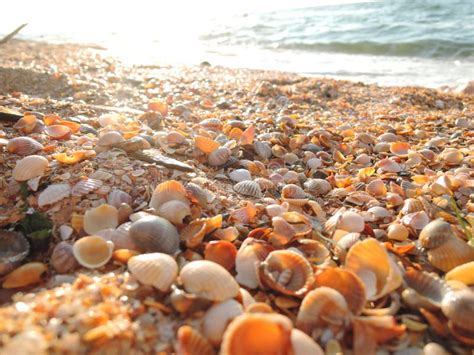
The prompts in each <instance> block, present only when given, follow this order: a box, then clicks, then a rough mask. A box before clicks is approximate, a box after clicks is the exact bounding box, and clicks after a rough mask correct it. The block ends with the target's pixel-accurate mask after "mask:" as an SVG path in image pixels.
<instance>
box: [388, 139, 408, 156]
mask: <svg viewBox="0 0 474 355" xmlns="http://www.w3.org/2000/svg"><path fill="white" fill-rule="evenodd" d="M409 150H410V144H409V143H407V142H392V143H390V152H391V153H392V154H395V155H398V156H400V157H406V156H407V155H408V151H409Z"/></svg>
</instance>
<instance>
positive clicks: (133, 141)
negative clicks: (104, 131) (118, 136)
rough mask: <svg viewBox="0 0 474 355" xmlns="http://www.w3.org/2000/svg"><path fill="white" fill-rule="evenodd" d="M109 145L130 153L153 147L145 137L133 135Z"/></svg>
mask: <svg viewBox="0 0 474 355" xmlns="http://www.w3.org/2000/svg"><path fill="white" fill-rule="evenodd" d="M99 140H100V139H99ZM108 146H112V147H114V148H118V149H122V150H124V151H126V152H128V153H133V152H137V151H139V150H143V149H150V148H151V144H150V143H149V142H148V141H147V140H146V139H145V138H143V137H132V138H129V139H127V140H123V141H119V142H117V143H112V144H108Z"/></svg>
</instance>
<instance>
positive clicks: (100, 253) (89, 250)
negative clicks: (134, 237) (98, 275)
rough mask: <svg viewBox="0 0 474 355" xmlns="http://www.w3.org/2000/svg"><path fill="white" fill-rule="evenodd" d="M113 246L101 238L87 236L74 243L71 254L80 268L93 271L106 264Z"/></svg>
mask: <svg viewBox="0 0 474 355" xmlns="http://www.w3.org/2000/svg"><path fill="white" fill-rule="evenodd" d="M113 250H114V244H113V243H112V242H110V241H106V240H104V239H102V238H101V237H97V236H88V237H83V238H81V239H79V240H77V241H76V242H75V243H74V246H73V248H72V252H73V254H74V257H75V258H76V260H77V262H78V263H79V264H81V265H82V266H84V267H86V268H89V269H95V268H99V267H101V266H104V265H105V264H107V262H108V261H109V260H110V258H111V257H112V253H113Z"/></svg>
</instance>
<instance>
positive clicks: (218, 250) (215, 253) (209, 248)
mask: <svg viewBox="0 0 474 355" xmlns="http://www.w3.org/2000/svg"><path fill="white" fill-rule="evenodd" d="M236 257H237V248H236V247H235V245H234V244H232V243H230V242H228V241H225V240H215V241H212V242H209V243H208V244H207V245H206V248H205V249H204V259H205V260H209V261H213V262H215V263H217V264H219V265H221V266H222V267H224V268H225V269H227V270H231V269H232V268H233V267H234V266H235V258H236Z"/></svg>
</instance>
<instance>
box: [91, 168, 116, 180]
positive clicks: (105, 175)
mask: <svg viewBox="0 0 474 355" xmlns="http://www.w3.org/2000/svg"><path fill="white" fill-rule="evenodd" d="M112 177H113V175H112V174H111V173H109V172H107V171H105V170H102V169H99V170H96V171H94V173H93V174H92V175H91V176H89V178H91V179H95V180H102V181H107V180H109V179H111V178H112Z"/></svg>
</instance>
